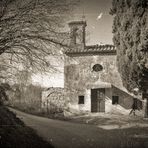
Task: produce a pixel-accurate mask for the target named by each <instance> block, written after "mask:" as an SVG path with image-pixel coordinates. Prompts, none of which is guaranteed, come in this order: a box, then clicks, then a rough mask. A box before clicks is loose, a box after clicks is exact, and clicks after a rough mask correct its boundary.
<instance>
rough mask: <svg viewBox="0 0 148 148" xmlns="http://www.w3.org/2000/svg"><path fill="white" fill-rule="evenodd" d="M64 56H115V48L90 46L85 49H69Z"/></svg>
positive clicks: (111, 46) (110, 46)
mask: <svg viewBox="0 0 148 148" xmlns="http://www.w3.org/2000/svg"><path fill="white" fill-rule="evenodd" d="M65 53H66V54H105V53H106V54H116V48H115V46H113V45H108V44H107V45H91V46H85V48H78V47H76V48H74V47H73V48H69V49H67V50H66V51H65Z"/></svg>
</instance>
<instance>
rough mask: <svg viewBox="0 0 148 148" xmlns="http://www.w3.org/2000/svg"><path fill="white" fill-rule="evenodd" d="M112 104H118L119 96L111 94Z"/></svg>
mask: <svg viewBox="0 0 148 148" xmlns="http://www.w3.org/2000/svg"><path fill="white" fill-rule="evenodd" d="M112 104H119V96H112Z"/></svg>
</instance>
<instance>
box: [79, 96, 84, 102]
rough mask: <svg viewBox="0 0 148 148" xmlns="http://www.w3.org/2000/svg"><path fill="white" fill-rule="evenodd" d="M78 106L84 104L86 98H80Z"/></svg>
mask: <svg viewBox="0 0 148 148" xmlns="http://www.w3.org/2000/svg"><path fill="white" fill-rule="evenodd" d="M78 104H84V96H79V100H78Z"/></svg>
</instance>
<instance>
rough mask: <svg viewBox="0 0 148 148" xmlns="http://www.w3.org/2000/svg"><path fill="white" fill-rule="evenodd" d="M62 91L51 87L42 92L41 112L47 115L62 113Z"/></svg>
mask: <svg viewBox="0 0 148 148" xmlns="http://www.w3.org/2000/svg"><path fill="white" fill-rule="evenodd" d="M63 93H64V89H63V88H59V87H51V88H48V89H46V90H44V91H43V92H42V105H41V107H42V111H44V112H47V113H59V112H63V110H64V107H65V99H64V97H63V96H64V95H63Z"/></svg>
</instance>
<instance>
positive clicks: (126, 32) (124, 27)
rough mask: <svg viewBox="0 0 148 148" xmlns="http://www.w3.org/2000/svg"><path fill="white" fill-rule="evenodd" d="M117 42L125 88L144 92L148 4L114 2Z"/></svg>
mask: <svg viewBox="0 0 148 148" xmlns="http://www.w3.org/2000/svg"><path fill="white" fill-rule="evenodd" d="M110 13H111V15H113V16H114V22H113V34H114V37H113V42H114V44H115V46H116V48H117V62H118V69H119V72H120V74H121V77H122V80H123V84H124V86H125V87H126V88H127V89H128V90H129V91H132V90H133V88H135V87H138V88H139V89H141V90H144V89H145V88H146V87H147V86H146V85H147V84H145V83H148V1H147V0H113V1H112V9H111V11H110Z"/></svg>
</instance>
